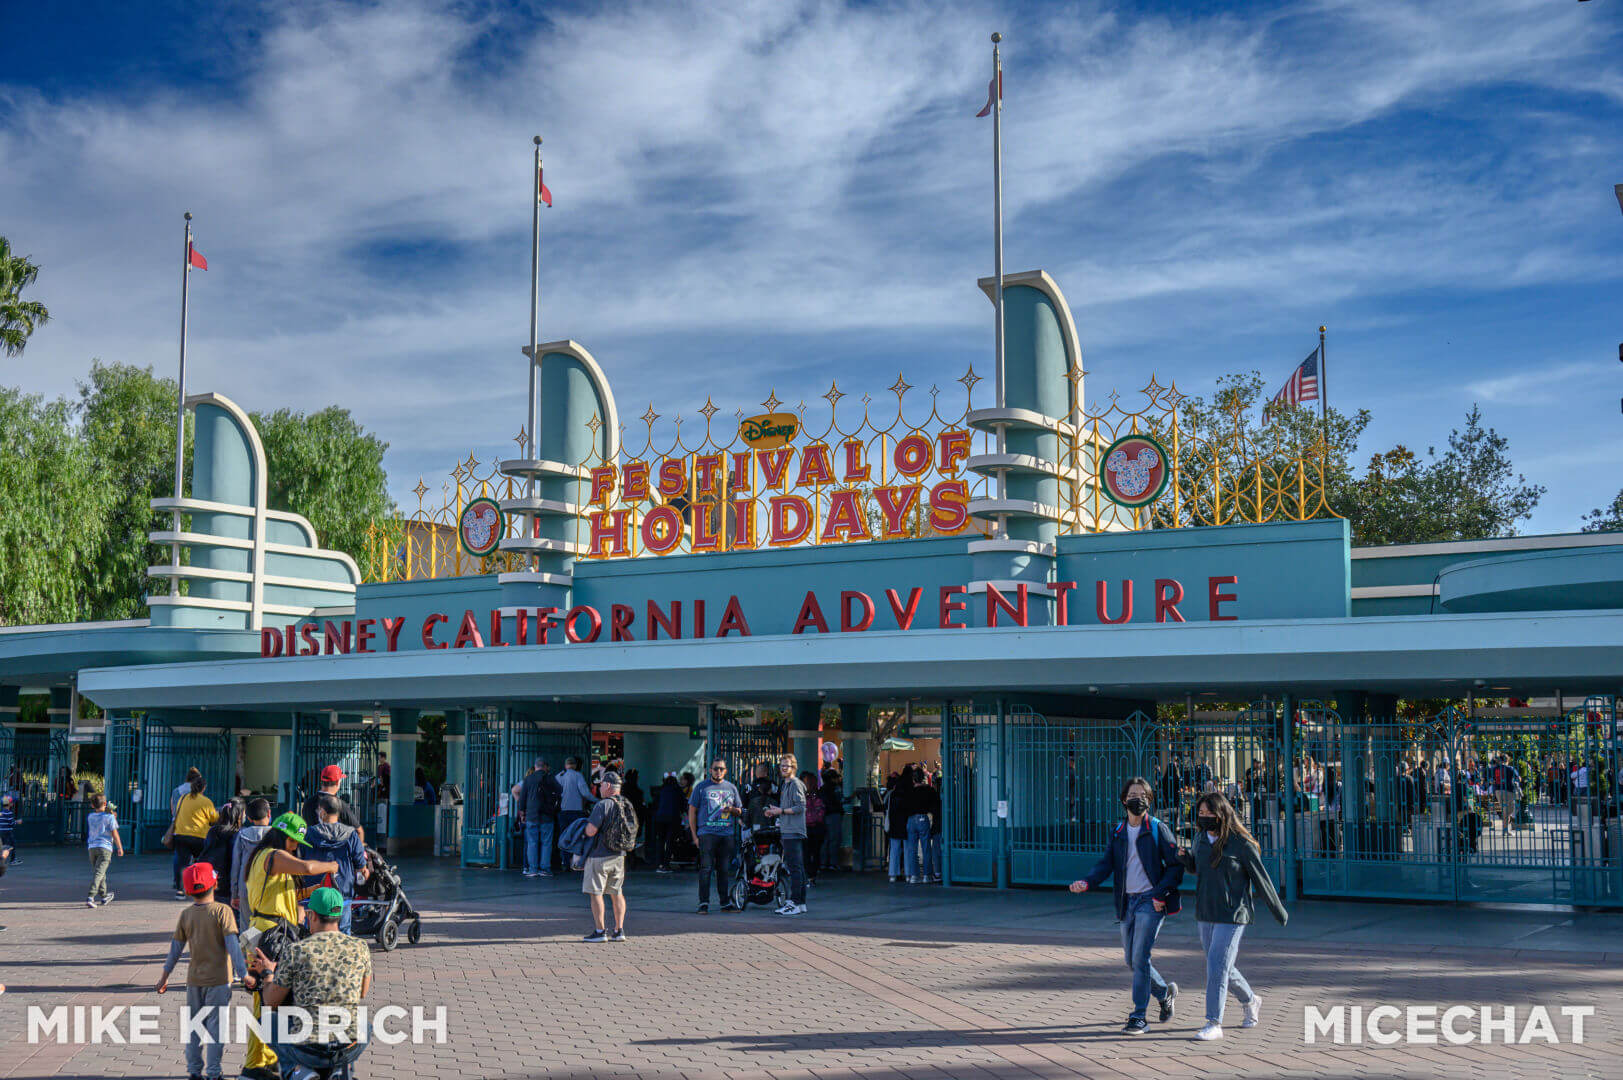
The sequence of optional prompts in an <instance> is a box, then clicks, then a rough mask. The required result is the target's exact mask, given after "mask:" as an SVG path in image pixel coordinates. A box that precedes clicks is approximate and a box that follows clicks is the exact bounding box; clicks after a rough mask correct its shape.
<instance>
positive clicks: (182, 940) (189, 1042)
mask: <svg viewBox="0 0 1623 1080" xmlns="http://www.w3.org/2000/svg"><path fill="white" fill-rule="evenodd" d="M180 882H181V888H182V889H184V890H185V892H186V895H187V896H189V897H191V898H192V902H191V904H189V905H188V906H187V908H186V910H185V911H183V912H181V913H180V919H179V921H178V922H176V923H175V936H174V938H173V939H172V940H171V941H170V942H169V959H167V960H165V961H164V965H163V977H162V978H160V979H159V980H158V986H157V990H158V993H160V994H162V993H164V992H165V991H167V990H168V989H169V973H170V972H172V971H174V970H175V964H176V963H178V962H179V960H180V954H181V952H182V951H183V950H185V949H186V948H187V947H190V948H191V960H190V962H189V963H188V964H187V965H186V1007H187V1009H189V1010H190V1011H191V1014H192V1016H194V1017H205V1019H203V1020H202V1023H201V1025H200V1026H201V1027H202V1029H203V1030H204V1031H205V1032H207V1034H208V1037H209V1041H208V1042H207V1043H204V1042H203V1041H202V1039H201V1038H200V1037H199V1035H198V1032H197V1029H196V1028H195V1027H194V1028H192V1029H191V1030H190V1033H189V1034H188V1035H187V1037H186V1075H187V1077H188V1080H219V1077H220V1075H221V1072H220V1055H221V1053H222V1052H223V1051H224V1049H225V1045H224V1044H223V1043H221V1042H220V1010H221V1009H224V1008H225V1007H226V1006H228V1005H230V1004H231V976H232V974H233V972H234V973H235V974H236V977H237V978H239V979H240V978H242V977H243V976H244V975H246V974H247V973H248V965H247V963H246V962H245V961H244V959H243V955H242V949H241V947H240V946H239V945H238V944H237V917H236V915H234V914H232V911H231V909H230V908H229V907H227V906H226V905H224V904H218V903H215V901H214V884H215V880H214V866H213V864H212V863H208V862H195V863H192V864H191V865H190V866H188V867H187V868H186V869H185V870H184V871H183V872H182V873H181V875H180ZM227 961H229V962H230V967H227V966H226V964H227ZM205 1055H206V1057H207V1065H206V1071H205V1062H204V1058H205Z"/></svg>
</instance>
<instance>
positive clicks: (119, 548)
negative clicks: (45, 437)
mask: <svg viewBox="0 0 1623 1080" xmlns="http://www.w3.org/2000/svg"><path fill="white" fill-rule="evenodd" d="M177 393H178V389H177V387H176V385H175V382H174V380H173V379H160V378H157V377H156V376H154V375H153V373H152V369H151V368H139V367H132V366H130V365H128V364H104V363H102V362H101V361H99V360H98V361H96V362H95V363H93V364H92V365H91V368H90V377H89V379H88V381H86V382H81V383H80V384H79V407H78V408H79V420H80V425H81V429H82V431H83V434H84V439H85V442H86V444H87V445H88V447H89V450H90V456H91V463H92V467H93V468H94V470H95V472H96V475H97V476H100V477H102V478H103V482H104V483H105V484H106V485H107V487H108V489H109V494H110V497H111V506H110V507H109V510H108V515H107V528H106V540H105V542H104V543H103V544H102V545H101V546H100V549H99V550H98V552H97V554H96V557H95V559H94V561H93V562H92V563H91V564H90V565H89V566H88V567H86V570H85V573H86V583H87V589H88V595H89V602H90V617H91V618H93V619H130V618H135V617H137V616H140V615H142V614H143V613H144V612H145V610H146V604H145V595H146V593H147V591H148V584H147V567H149V566H153V565H156V564H157V563H159V562H165V561H167V560H168V557H169V556H168V551H167V549H164V548H160V547H158V546H157V545H155V544H152V543H150V542H149V541H148V540H147V535H148V534H149V533H150V532H151V531H152V529H153V528H154V527H155V526H157V525H159V524H161V522H160V521H159V520H158V518H156V517H155V516H154V515H153V513H152V508H151V501H152V500H153V499H157V498H162V497H164V496H168V495H173V494H174V488H175V471H174V470H175V433H174V432H173V431H172V430H170V426H171V425H172V424H174V422H175V396H176V394H177ZM190 426H191V425H190V422H189V421H188V424H187V427H188V428H190ZM190 441H191V434H190V431H188V433H187V444H188V445H190ZM187 471H188V473H189V472H190V462H189V461H188V463H187Z"/></svg>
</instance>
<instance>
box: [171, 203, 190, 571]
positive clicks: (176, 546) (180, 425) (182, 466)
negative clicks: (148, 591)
mask: <svg viewBox="0 0 1623 1080" xmlns="http://www.w3.org/2000/svg"><path fill="white" fill-rule="evenodd" d="M185 217H186V244H185V246H184V247H183V248H181V251H180V400H179V402H177V403H176V406H175V498H176V499H177V500H179V499H180V498H181V497H182V495H183V486H184V484H185V477H186V308H187V302H188V300H189V296H188V293H189V292H190V289H189V286H190V285H191V280H192V212H191V211H190V210H188V211H186V214H185ZM170 523H171V527H172V529H173V531H174V532H175V534H176V535H177V536H178V535H179V533H180V508H179V507H178V506H177V507H176V508H175V509H174V510H173V511H172V512H171V515H170ZM169 565H170V566H171V567H172V568H173V569H175V570H177V571H178V570H179V569H180V543H179V541H178V540H177V541H176V542H174V543H172V544H170V545H169ZM179 594H180V575H179V574H178V573H176V574H171V575H170V577H169V595H171V596H177V595H179Z"/></svg>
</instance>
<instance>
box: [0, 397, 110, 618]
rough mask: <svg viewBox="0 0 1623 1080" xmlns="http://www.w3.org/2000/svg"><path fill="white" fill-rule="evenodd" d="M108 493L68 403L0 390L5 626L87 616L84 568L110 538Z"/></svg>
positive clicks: (0, 561) (1, 605) (0, 613)
mask: <svg viewBox="0 0 1623 1080" xmlns="http://www.w3.org/2000/svg"><path fill="white" fill-rule="evenodd" d="M107 492H108V488H107V485H106V483H105V482H104V481H103V479H102V478H101V477H100V476H98V475H97V474H96V471H95V468H94V464H93V462H92V460H91V455H90V451H89V448H88V447H87V446H86V445H85V443H84V441H83V440H81V439H79V438H78V437H77V435H76V433H75V432H74V430H73V426H72V423H71V411H70V409H69V407H68V404H67V402H65V401H52V402H47V401H45V400H43V399H42V398H39V397H35V396H30V395H26V394H23V393H21V392H20V391H17V390H14V389H12V388H10V387H0V507H3V508H4V511H3V512H0V625H24V624H38V623H63V622H75V621H78V620H81V619H83V618H85V617H86V616H87V615H88V614H89V602H88V596H87V589H86V585H85V575H84V568H85V567H86V566H87V565H89V564H90V563H91V562H92V561H93V560H94V558H95V554H96V552H97V550H98V549H99V548H100V546H101V544H102V542H103V540H104V537H105V535H106V518H107V513H106V508H107V501H108V496H107Z"/></svg>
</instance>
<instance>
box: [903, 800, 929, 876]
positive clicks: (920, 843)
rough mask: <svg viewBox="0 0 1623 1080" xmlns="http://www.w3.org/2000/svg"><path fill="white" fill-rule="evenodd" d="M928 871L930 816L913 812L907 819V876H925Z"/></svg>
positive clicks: (927, 874)
mask: <svg viewBox="0 0 1623 1080" xmlns="http://www.w3.org/2000/svg"><path fill="white" fill-rule="evenodd" d="M929 873H930V818H929V815H927V814H914V815H913V816H912V817H910V818H908V819H907V876H908V877H909V878H921V877H927V876H929Z"/></svg>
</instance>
